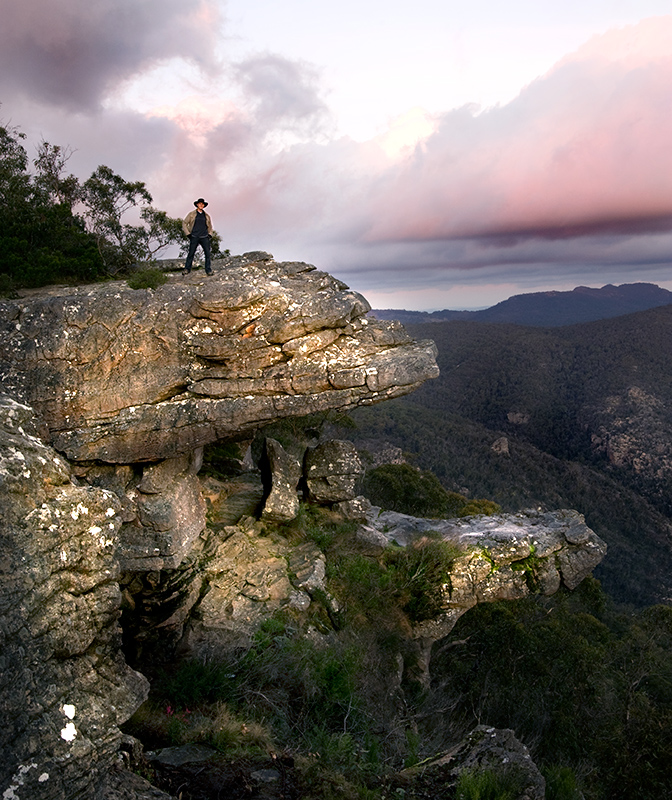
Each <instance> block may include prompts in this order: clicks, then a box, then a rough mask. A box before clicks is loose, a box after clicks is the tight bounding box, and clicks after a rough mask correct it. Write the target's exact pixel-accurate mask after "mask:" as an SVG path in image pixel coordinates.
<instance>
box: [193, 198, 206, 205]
mask: <svg viewBox="0 0 672 800" xmlns="http://www.w3.org/2000/svg"><path fill="white" fill-rule="evenodd" d="M199 203H203V206H204V207H205V206H207V205H208V204H207V203H206V202H205V200H204V199H203V198H202V197H199V198H198V200H194V205H195V206H197V205H198V204H199Z"/></svg>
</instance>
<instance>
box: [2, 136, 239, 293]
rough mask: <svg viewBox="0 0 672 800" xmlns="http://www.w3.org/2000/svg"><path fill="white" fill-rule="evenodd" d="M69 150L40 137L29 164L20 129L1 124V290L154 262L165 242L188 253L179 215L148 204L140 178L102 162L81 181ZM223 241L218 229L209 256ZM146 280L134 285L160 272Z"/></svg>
mask: <svg viewBox="0 0 672 800" xmlns="http://www.w3.org/2000/svg"><path fill="white" fill-rule="evenodd" d="M70 155H71V153H70V151H69V150H68V149H67V148H63V147H61V146H59V145H52V144H49V143H48V142H41V143H40V145H39V146H38V148H37V155H36V157H35V159H34V160H33V161H32V164H31V163H30V159H29V157H28V151H27V150H26V147H25V134H23V133H22V132H21V131H20V130H18V129H17V128H13V127H7V126H2V125H0V248H1V249H2V256H3V257H2V265H0V295H4V296H10V297H11V296H13V294H14V293H15V292H16V290H17V289H18V288H21V287H35V286H44V285H46V284H49V283H81V282H87V281H95V280H100V279H103V278H106V277H110V276H114V275H117V274H120V273H124V272H125V271H127V270H128V269H129V267H131V266H132V265H133V264H136V263H138V262H143V263H144V262H149V263H151V262H152V261H153V259H155V258H156V257H157V255H158V254H159V253H160V252H161V251H163V250H164V249H165V248H166V247H168V246H170V245H175V244H180V245H181V246H182V250H183V251H184V252H186V244H185V237H184V235H183V232H182V224H181V220H180V219H178V218H175V217H169V216H168V215H167V214H166V212H165V211H160V210H159V209H156V208H153V207H152V205H151V203H152V196H151V194H150V193H149V191H148V190H147V187H146V186H145V184H144V183H143V182H142V181H127V180H125V179H124V178H122V177H121V176H120V175H117V174H116V173H115V172H114V171H113V170H112V169H110V167H107V166H104V165H101V166H99V167H98V168H97V169H96V170H95V171H94V172H93V174H92V175H91V176H90V177H89V178H88V179H87V180H85V181H84V182H80V181H79V180H78V179H77V178H76V177H75V176H74V175H68V174H66V172H65V169H66V166H67V163H68V160H69V157H70ZM129 215H131V216H133V215H134V216H135V217H138V216H139V224H138V223H137V222H136V223H135V224H131V223H129V222H128V221H127V217H128V216H129ZM220 244H221V240H220V237H219V236H218V235H217V234H215V235H214V236H213V237H212V252H213V256H214V257H217V256H218V255H222V253H221V252H220ZM226 253H227V254H228V251H226ZM131 280H132V281H134V282H136V283H137V282H138V281H139V280H140V279H139V278H138V276H137V274H136V275H133V276H132V277H131ZM145 280H146V281H147V280H151V282H150V283H147V285H143V286H139V287H138V288H149V287H151V288H156V286H157V285H158V283H156V281H157V278H151V279H150V278H145Z"/></svg>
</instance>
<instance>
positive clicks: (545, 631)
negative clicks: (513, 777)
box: [423, 579, 672, 800]
mask: <svg viewBox="0 0 672 800" xmlns="http://www.w3.org/2000/svg"><path fill="white" fill-rule="evenodd" d="M671 649H672V609H671V608H668V607H665V606H654V607H651V608H648V609H646V610H644V611H642V612H639V613H638V614H636V615H632V614H626V613H623V612H617V611H616V610H614V609H613V607H612V606H611V604H610V602H609V600H608V599H607V597H606V596H605V595H604V594H603V592H602V590H601V588H600V586H599V583H598V582H597V581H595V580H594V579H587V580H586V581H584V583H583V584H582V585H581V587H580V588H579V589H578V590H576V591H575V592H574V593H568V592H561V593H560V594H559V595H558V596H555V597H553V598H550V599H544V598H538V597H537V598H532V599H527V600H522V601H517V602H512V603H495V604H484V605H482V606H478V607H476V608H475V609H472V610H471V611H470V612H468V613H467V614H466V615H464V617H462V619H460V620H459V621H458V623H457V625H456V627H455V629H454V630H453V632H452V633H451V634H450V636H449V637H448V638H447V639H446V640H445V641H444V642H443V643H442V644H441V645H437V652H436V655H435V658H434V659H433V663H432V677H433V688H432V691H431V692H430V695H429V696H428V698H427V699H426V700H425V708H426V709H427V710H428V711H429V709H431V708H445V707H450V708H451V714H450V715H449V717H448V718H446V717H445V716H443V717H439V716H437V715H433V714H431V713H430V715H429V717H428V718H427V721H426V728H424V729H423V732H425V733H426V736H427V738H428V739H432V737H433V741H434V744H436V743H437V740H439V739H440V740H445V739H446V738H448V739H450V738H452V737H457V736H459V733H460V732H461V731H465V732H466V731H468V730H470V729H471V728H472V727H473V726H474V725H475V724H476V723H477V722H481V723H484V724H488V725H493V726H495V727H510V728H513V729H514V730H515V731H516V734H517V736H518V737H519V738H520V739H522V740H523V741H524V742H526V743H528V744H531V745H532V750H533V757H534V759H535V761H536V763H537V764H538V765H539V766H540V767H541V768H542V771H543V772H544V773H545V774H546V776H547V779H548V782H549V791H548V794H547V796H548V797H549V798H551V797H553V798H563V800H564V799H565V798H567V799H569V798H577V797H578V794H577V779H578V785H579V787H580V789H581V790H582V791H583V793H584V794H585V796H586V797H587V798H594V800H619V799H620V798H623V799H624V800H625V798H630V797H634V796H636V797H638V798H642V799H643V800H644V798H646V799H647V800H648V799H649V798H650V799H651V800H654V798H658V797H661V796H662V795H663V794H665V788H664V787H665V786H667V788H668V789H669V775H668V769H667V754H669V752H670V747H671V746H672V733H671V731H672V658H671ZM448 678H449V679H448Z"/></svg>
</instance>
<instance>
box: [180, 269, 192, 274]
mask: <svg viewBox="0 0 672 800" xmlns="http://www.w3.org/2000/svg"><path fill="white" fill-rule="evenodd" d="M190 272H191V270H190V269H183V270H182V274H183V275H188V274H189V273H190Z"/></svg>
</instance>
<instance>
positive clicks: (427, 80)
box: [0, 0, 672, 310]
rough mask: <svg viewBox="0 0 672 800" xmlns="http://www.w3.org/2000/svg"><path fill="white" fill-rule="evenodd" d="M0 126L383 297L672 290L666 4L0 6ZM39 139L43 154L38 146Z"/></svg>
mask: <svg viewBox="0 0 672 800" xmlns="http://www.w3.org/2000/svg"><path fill="white" fill-rule="evenodd" d="M0 12H1V13H2V20H3V25H2V28H1V29H0V124H4V125H14V126H17V127H18V128H19V129H21V130H22V131H23V132H24V133H26V135H27V141H28V143H29V144H28V148H29V152H30V153H31V155H34V153H35V150H36V148H37V146H38V144H39V143H40V142H41V141H42V140H45V141H48V142H50V143H52V144H59V145H62V146H64V147H67V148H69V149H70V150H71V151H72V155H71V158H70V161H69V162H68V170H69V171H71V172H73V173H75V174H76V175H78V177H80V178H82V179H84V178H86V177H88V175H89V174H91V172H93V170H94V169H95V168H96V167H97V166H98V165H99V164H106V165H108V166H110V167H112V169H114V170H115V171H116V172H118V173H119V174H120V175H122V176H123V177H124V178H126V179H127V180H131V181H136V180H142V181H144V182H145V183H146V185H147V188H148V189H149V191H150V193H151V194H152V196H153V198H154V205H155V206H156V207H158V208H161V209H164V210H166V211H168V212H169V213H170V214H171V215H172V216H179V217H183V216H185V215H186V214H187V213H188V211H189V210H190V209H192V208H193V205H192V204H193V201H194V200H195V199H196V198H198V197H205V198H206V200H207V201H208V203H209V206H208V212H209V213H211V215H212V218H213V223H214V226H215V228H216V229H217V231H218V232H219V233H220V234H221V236H222V239H223V244H224V246H226V247H228V248H229V249H230V250H231V252H232V253H242V252H246V251H249V250H266V251H268V252H270V253H273V255H274V256H275V257H276V259H277V260H295V261H307V262H309V263H312V264H315V265H316V266H317V267H318V268H319V269H323V270H326V271H328V272H331V273H332V274H334V275H336V276H337V277H339V278H341V279H342V280H344V281H345V282H346V283H348V284H349V285H350V286H351V287H352V288H353V289H355V290H357V291H359V292H361V293H362V294H364V296H365V297H366V298H367V299H368V300H369V302H370V303H371V304H372V306H373V307H374V308H406V309H418V310H435V309H442V308H480V307H485V306H489V305H493V304H494V303H496V302H499V301H501V300H504V299H506V298H507V297H509V296H511V295H514V294H520V293H523V292H532V291H563V290H568V289H572V288H574V287H575V286H578V285H587V286H602V285H604V284H607V283H614V284H621V283H633V282H638V281H648V282H652V283H657V284H659V285H661V286H665V287H666V288H669V289H672V0H580V1H579V0H565V2H564V3H562V4H559V3H557V1H556V0H553V2H551V0H508V2H507V3H502V2H501V0H471V2H470V3H468V4H467V3H464V2H463V0H460V2H458V1H457V0H414V2H409V0H404V1H403V2H402V0H339V2H338V3H327V2H323V0H282V2H279V0H190V2H187V1H185V0H133V2H130V0H96V1H95V2H93V3H92V2H90V0H87V2H84V0H22V2H21V3H16V2H15V0H11V1H10V0H0ZM31 148H32V151H31Z"/></svg>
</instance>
